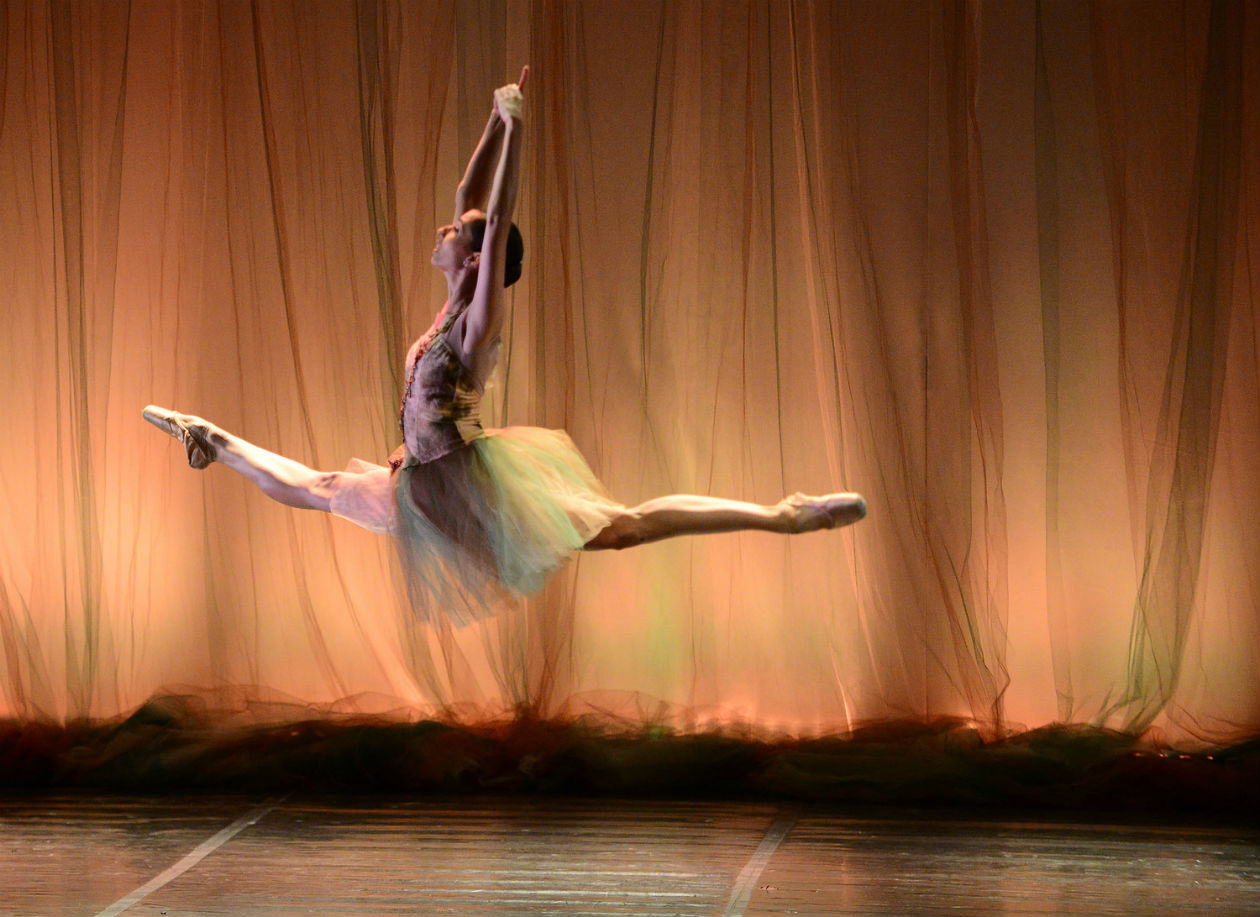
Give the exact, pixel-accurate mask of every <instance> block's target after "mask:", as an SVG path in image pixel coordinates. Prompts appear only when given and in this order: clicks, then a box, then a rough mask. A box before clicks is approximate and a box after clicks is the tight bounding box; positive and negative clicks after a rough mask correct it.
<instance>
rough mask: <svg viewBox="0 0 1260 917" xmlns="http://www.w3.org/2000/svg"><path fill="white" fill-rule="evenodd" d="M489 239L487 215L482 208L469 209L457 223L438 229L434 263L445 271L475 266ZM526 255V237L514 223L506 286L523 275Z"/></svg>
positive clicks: (511, 233) (506, 271)
mask: <svg viewBox="0 0 1260 917" xmlns="http://www.w3.org/2000/svg"><path fill="white" fill-rule="evenodd" d="M485 238H486V215H485V213H484V212H482V211H481V210H469V211H467V212H466V213H464V214H463V215H462V216H461V217H460V218H459V220H458V221H457V222H455V223H451V224H450V225H447V226H443V227H442V228H441V229H439V230H438V244H437V245H436V246H435V247H434V249H433V265H434V266H435V267H437V268H438V269H439V270H442V271H452V270H454V271H458V270H463V269H465V268H467V267H473V268H474V269H475V267H476V265H478V264H479V263H480V261H481V257H480V255H481V246H482V243H483V242H484V241H485ZM524 258H525V240H524V238H522V236H521V231H520V230H519V229H517V228H516V224H515V223H513V224H512V225H511V228H510V229H509V230H508V240H507V257H506V259H505V260H506V263H505V264H504V266H503V268H504V276H503V285H504V286H505V287H510V286H511V285H512V284H514V283H516V281H517V280H519V279H520V276H521V262H522V261H523V260H524Z"/></svg>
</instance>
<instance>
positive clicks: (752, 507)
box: [585, 493, 866, 551]
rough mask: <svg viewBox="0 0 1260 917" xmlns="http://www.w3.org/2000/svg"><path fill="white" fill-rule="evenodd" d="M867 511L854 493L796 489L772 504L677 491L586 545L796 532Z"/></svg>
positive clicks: (629, 513) (622, 518)
mask: <svg viewBox="0 0 1260 917" xmlns="http://www.w3.org/2000/svg"><path fill="white" fill-rule="evenodd" d="M865 515H866V500H864V499H863V498H862V497H861V495H859V494H852V493H841V494H827V495H826V496H822V497H807V496H805V495H804V494H793V495H792V496H790V497H787V498H786V499H783V500H781V501H779V502H778V503H776V504H774V505H773V506H762V505H761V504H758V503H745V502H743V501H740V500H724V499H722V498H720V497H701V496H695V495H692V494H674V495H673V496H668V497H657V498H656V499H655V500H649V501H648V502H646V503H642V504H640V505H639V506H636V507H633V508H631V509H627V510H625V511H624V512H623V513H621V514H620V515H618V516H616V517H615V518H614V519H613V521H612V522H611V523H609V525H608V527H607V528H605V529H604V530H603V531H601V532H600V533H599V534H598V535H596V536H595V537H594V538H592V539H591V540H590V541H589V542H587V544H586V545H585V549H586V550H588V551H596V550H603V549H608V548H629V547H633V546H635V545H639V544H645V543H647V542H649V541H659V540H661V539H662V538H673V537H675V536H678V535H705V534H711V533H714V532H735V531H742V530H748V529H754V530H760V531H765V532H779V533H782V534H784V535H795V534H799V533H801V532H813V531H817V530H818V529H833V528H838V527H840V526H843V525H850V524H852V523H854V522H857V521H858V520H859V519H861V518H862V517H863V516H865Z"/></svg>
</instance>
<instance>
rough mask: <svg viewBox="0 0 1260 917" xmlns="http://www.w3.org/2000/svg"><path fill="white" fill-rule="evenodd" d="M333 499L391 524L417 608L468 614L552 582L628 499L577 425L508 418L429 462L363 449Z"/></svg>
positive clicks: (376, 526) (339, 507)
mask: <svg viewBox="0 0 1260 917" xmlns="http://www.w3.org/2000/svg"><path fill="white" fill-rule="evenodd" d="M331 509H332V511H333V512H334V513H336V514H337V515H338V516H341V517H343V518H345V519H348V520H350V521H351V522H354V523H356V524H358V525H361V526H363V527H364V528H367V529H371V530H372V531H376V532H380V533H382V534H389V535H392V536H393V537H394V539H395V542H396V543H397V546H398V550H399V553H400V556H401V560H402V567H403V570H404V573H405V575H406V578H407V580H408V592H409V598H410V601H411V604H412V606H413V607H414V608H415V610H416V613H417V614H418V615H419V616H420V617H422V618H425V619H430V620H432V619H435V618H436V617H438V616H441V617H445V618H447V619H448V620H450V621H452V622H454V623H455V624H457V625H459V624H466V623H469V622H470V621H473V620H476V619H478V618H482V617H486V616H488V615H491V614H494V612H495V611H496V610H497V609H498V608H499V607H501V605H502V603H504V602H509V601H512V600H513V599H515V598H519V597H520V596H522V595H527V594H529V593H531V592H534V591H536V590H538V589H539V588H541V587H542V585H543V584H544V583H545V582H546V580H547V577H548V576H549V575H550V574H551V573H552V572H554V571H555V570H556V568H558V567H559V566H560V565H561V564H563V563H564V561H565V559H566V558H567V557H568V556H569V555H570V554H571V553H572V552H573V551H576V550H578V549H580V548H581V547H582V546H583V545H584V544H586V543H587V542H588V541H590V540H591V539H592V538H593V537H595V535H597V534H598V533H599V532H601V531H602V530H603V529H604V528H605V527H607V526H608V524H609V523H610V522H611V521H612V519H613V518H614V517H615V516H616V515H617V514H618V513H619V512H620V511H621V510H622V509H623V507H622V505H621V504H619V503H616V502H615V501H613V500H611V499H609V498H608V496H607V495H606V494H605V493H604V489H603V486H602V485H601V484H600V483H599V481H598V479H597V478H596V477H595V475H594V473H593V472H592V471H591V469H590V467H589V466H588V465H587V464H586V460H585V459H584V458H583V457H582V454H581V453H580V452H578V450H577V447H576V446H574V445H573V441H572V440H571V439H569V437H568V435H567V434H565V433H563V432H562V431H559V430H544V429H541V428H539V427H507V428H504V429H500V430H488V431H487V432H486V435H484V436H481V437H479V438H477V439H475V440H473V442H471V443H470V444H468V445H467V446H465V447H464V448H462V449H458V450H456V451H455V452H452V453H449V454H448V455H445V456H443V457H441V458H439V459H436V460H434V461H431V462H425V463H423V464H414V465H408V464H403V465H401V466H400V467H398V468H397V469H394V468H390V467H387V466H382V465H372V464H369V463H366V462H362V461H360V460H357V459H356V460H355V461H354V462H352V463H351V465H350V467H349V468H347V474H345V475H343V476H342V478H341V481H340V482H339V486H338V488H337V489H336V491H335V492H334V496H333V498H332V505H331Z"/></svg>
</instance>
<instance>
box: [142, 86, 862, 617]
mask: <svg viewBox="0 0 1260 917" xmlns="http://www.w3.org/2000/svg"><path fill="white" fill-rule="evenodd" d="M528 75H529V68H528V67H526V68H525V69H524V70H522V71H521V77H520V83H519V84H510V85H507V86H504V87H502V88H500V89H498V90H496V91H495V93H494V105H493V108H492V111H491V114H490V120H489V123H488V124H487V125H486V129H485V132H484V133H483V135H482V137H481V140H480V142H479V143H478V145H477V148H476V150H475V151H474V152H473V155H472V158H471V160H470V161H469V163H468V168H467V170H466V171H465V174H464V177H463V180H462V181H461V182H460V183H459V187H458V188H457V189H456V192H455V217H454V220H453V222H451V223H450V224H449V225H447V226H443V227H442V228H441V229H439V230H438V232H437V244H436V246H435V247H434V249H433V258H432V261H433V266H434V267H436V268H437V269H438V270H440V271H441V272H442V273H443V274H444V275H446V283H447V290H448V297H447V301H446V303H445V304H444V305H443V306H442V308H441V310H439V312H438V313H437V316H436V318H435V319H434V321H433V324H432V325H431V326H430V328H429V330H428V331H427V332H426V333H425V334H424V335H423V336H422V337H421V338H420V339H419V340H418V341H416V343H415V344H413V345H412V347H411V349H410V351H409V352H408V354H407V362H406V380H407V381H406V389H405V391H404V394H403V399H402V409H401V416H400V421H399V422H400V426H401V428H402V436H403V445H402V446H400V447H399V449H398V450H397V451H396V452H395V453H394V455H393V456H392V457H391V459H390V464H389V465H388V466H381V465H369V464H367V463H362V462H355V463H352V465H351V468H350V469H348V470H346V471H332V472H323V471H315V470H313V469H311V468H307V467H306V466H305V465H302V464H301V463H299V462H296V461H294V460H292V459H289V458H286V457H284V456H282V455H277V454H276V453H273V452H268V451H267V450H266V449H262V448H260V447H258V446H256V445H254V444H253V443H250V442H247V441H245V440H244V439H241V438H240V437H239V436H235V435H233V434H231V433H228V432H227V431H225V430H222V429H220V428H219V427H217V426H215V425H214V424H212V423H210V422H209V421H207V420H204V419H202V418H200V417H195V416H192V415H187V414H179V413H177V412H174V411H170V410H167V409H165V408H159V407H156V406H153V405H151V406H149V407H147V408H145V409H144V417H145V419H146V420H148V421H149V422H150V423H153V424H154V425H156V426H157V427H159V428H160V429H162V430H165V431H166V432H167V433H169V434H171V435H172V436H174V437H176V438H177V439H179V440H180V441H181V442H182V443H183V445H184V447H185V449H186V450H187V453H188V461H189V464H190V465H192V467H194V468H205V467H207V466H208V465H210V464H211V463H212V462H218V463H220V464H223V465H226V466H227V467H229V468H231V469H232V470H233V471H236V472H238V473H239V474H242V475H244V476H245V477H246V478H248V479H249V480H250V481H252V482H253V483H254V484H256V485H257V486H258V487H259V488H260V489H261V490H262V491H263V493H265V494H266V495H267V496H269V497H271V498H272V499H274V500H277V501H279V502H280V503H284V504H285V505H287V506H294V507H298V508H302V509H317V510H323V511H325V512H331V513H334V514H336V515H339V516H342V517H344V518H346V519H349V520H350V521H352V522H355V523H357V524H359V525H361V526H363V527H365V528H368V529H371V530H373V531H376V532H380V533H383V534H389V535H392V536H395V538H396V539H397V540H398V542H399V543H400V547H401V548H402V549H403V551H404V555H405V556H404V563H405V566H407V567H408V568H409V572H410V573H412V574H413V575H414V576H415V578H416V581H417V582H418V583H419V584H421V585H422V586H423V590H422V591H424V592H426V593H427V594H428V597H429V601H430V602H434V601H435V602H436V605H435V606H434V607H440V608H441V609H442V612H443V613H445V614H446V615H447V616H448V617H452V618H453V619H454V620H456V621H457V622H462V621H465V620H468V619H471V618H473V617H480V616H482V615H483V614H486V613H490V612H491V606H492V605H493V601H492V599H493V598H494V597H495V596H498V597H501V596H502V595H503V593H504V591H505V590H506V591H507V592H508V593H517V594H524V593H528V592H531V591H534V590H536V589H537V588H539V587H540V586H541V585H542V584H543V582H544V581H545V579H546V577H547V575H548V574H549V573H550V572H551V571H553V570H554V569H555V568H556V567H558V566H559V565H560V564H561V563H562V562H563V561H564V560H565V558H566V557H567V556H568V555H569V554H571V553H572V552H573V551H576V550H598V549H605V548H626V547H631V546H634V545H639V544H644V543H646V542H650V541H657V540H659V539H662V538H672V537H675V536H678V535H697V534H704V533H712V532H730V531H737V530H744V529H759V530H764V531H770V532H781V533H784V534H796V533H800V532H810V531H814V530H817V529H830V528H836V527H838V526H843V525H848V524H850V523H853V522H857V521H858V520H859V519H861V518H862V517H863V516H865V515H866V501H865V500H864V499H863V498H862V497H861V496H860V495H859V494H854V493H837V494H828V495H826V496H821V497H807V496H804V495H803V494H795V495H793V496H790V497H787V498H785V499H784V500H782V501H780V502H779V503H777V504H774V505H769V506H763V505H758V504H754V503H745V502H742V501H737V500H727V499H721V498H718V497H706V496H695V495H688V494H674V495H671V496H665V497H658V498H656V499H653V500H649V501H647V502H646V503H643V504H640V505H639V506H635V507H626V506H624V505H622V504H620V503H617V502H615V501H613V500H611V499H610V498H609V497H608V496H607V495H606V494H605V493H604V491H603V488H602V486H601V485H600V483H599V481H598V480H597V479H596V478H595V475H594V474H593V473H592V472H591V470H590V468H589V467H588V466H587V463H586V461H585V459H583V457H582V455H581V454H580V453H579V452H578V451H577V448H576V447H575V446H574V445H573V443H572V441H571V440H570V439H569V437H568V436H567V435H566V434H565V433H563V432H561V431H557V430H544V429H540V428H537V427H508V428H505V429H490V430H487V429H484V428H483V427H482V425H481V420H480V417H479V412H480V402H481V396H482V391H483V388H484V385H485V382H486V379H487V378H488V377H489V376H490V373H491V372H492V371H493V369H494V367H495V364H496V362H497V359H498V352H499V344H500V330H501V328H502V326H503V318H504V308H505V303H504V299H505V297H504V290H505V288H506V287H508V286H510V285H511V284H512V283H514V282H515V281H516V280H517V278H519V277H520V274H521V261H522V257H523V255H524V245H523V242H522V240H521V235H520V232H519V231H518V230H517V228H516V226H515V225H514V224H513V223H512V214H513V211H514V210H515V206H516V196H517V185H518V176H519V173H520V155H521V142H522V140H521V135H522V129H523V118H522V114H523V103H524V97H523V95H522V92H521V90H522V89H523V88H524V86H525V82H526V79H527V78H528ZM483 207H484V209H480V208H483ZM470 596H471V599H470V598H469V597H470ZM413 598H414V593H413ZM455 605H460V606H463V610H462V611H460V610H458V609H456V608H454V607H453V606H455Z"/></svg>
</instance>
